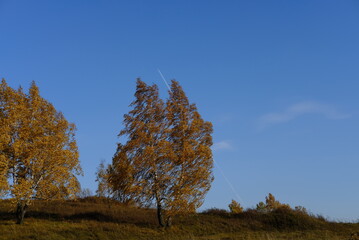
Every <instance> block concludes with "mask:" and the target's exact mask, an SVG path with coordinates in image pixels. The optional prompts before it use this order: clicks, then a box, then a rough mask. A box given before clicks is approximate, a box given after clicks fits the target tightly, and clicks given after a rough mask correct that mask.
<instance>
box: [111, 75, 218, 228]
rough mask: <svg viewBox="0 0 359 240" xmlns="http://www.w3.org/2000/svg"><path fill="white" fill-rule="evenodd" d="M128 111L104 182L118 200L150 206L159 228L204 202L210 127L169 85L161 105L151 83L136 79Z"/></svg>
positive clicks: (208, 180)
mask: <svg viewBox="0 0 359 240" xmlns="http://www.w3.org/2000/svg"><path fill="white" fill-rule="evenodd" d="M130 107H133V109H132V110H131V111H130V112H129V113H128V114H125V116H124V125H125V126H124V129H123V130H122V131H121V132H120V134H119V136H127V142H126V143H124V144H122V143H119V144H118V148H117V152H116V153H115V156H114V157H113V161H112V165H111V166H110V168H109V170H108V172H109V173H110V174H109V184H110V185H111V188H112V189H113V192H114V193H116V194H115V195H116V196H120V197H119V199H120V200H122V201H129V200H133V201H135V202H137V203H139V204H140V205H147V206H150V205H155V206H156V209H157V218H158V222H159V224H160V225H161V226H165V225H170V223H171V218H172V216H174V215H177V214H181V213H185V212H186V213H187V212H194V211H195V210H196V209H197V208H198V207H199V206H201V204H202V202H203V198H204V196H205V194H206V193H207V191H208V190H209V188H210V184H211V182H212V180H213V177H212V167H213V161H212V153H211V149H210V146H211V145H212V137H211V133H212V125H211V123H209V122H205V121H203V119H202V118H201V116H200V115H199V113H198V111H197V108H196V106H195V105H194V104H189V102H188V99H187V97H186V96H185V94H184V92H183V90H182V88H181V87H180V86H179V84H178V82H176V81H173V82H172V85H171V91H170V97H169V99H168V101H167V102H166V104H164V103H163V101H162V100H161V99H160V98H159V95H158V88H157V86H156V85H152V86H148V85H146V84H145V83H144V82H142V81H141V80H138V81H137V89H136V93H135V100H134V101H133V102H132V103H131V105H130Z"/></svg>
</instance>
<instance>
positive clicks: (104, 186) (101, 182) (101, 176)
mask: <svg viewBox="0 0 359 240" xmlns="http://www.w3.org/2000/svg"><path fill="white" fill-rule="evenodd" d="M108 178H109V170H108V166H107V165H106V164H105V161H104V160H102V161H101V162H100V165H99V166H98V167H97V171H96V182H97V183H98V185H97V190H96V195H97V196H98V197H110V196H111V193H112V191H111V188H110V186H109V184H108Z"/></svg>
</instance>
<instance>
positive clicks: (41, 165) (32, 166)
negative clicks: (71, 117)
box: [0, 80, 81, 224]
mask: <svg viewBox="0 0 359 240" xmlns="http://www.w3.org/2000/svg"><path fill="white" fill-rule="evenodd" d="M0 124H1V128H0V139H1V143H0V160H1V163H0V173H1V176H0V190H1V192H5V193H6V195H8V196H11V197H12V198H13V202H14V203H15V204H16V218H17V223H19V224H21V223H22V222H23V219H24V215H25V212H26V210H27V208H28V206H29V205H30V204H31V201H32V200H34V199H45V200H46V199H62V198H71V197H74V196H75V193H76V192H77V191H78V190H79V183H78V181H77V178H76V175H77V174H80V173H81V167H80V165H79V160H78V150H77V145H76V141H75V138H74V136H75V125H74V124H71V123H69V122H68V121H67V120H66V119H65V117H64V116H63V114H62V113H61V112H58V111H56V109H55V108H54V106H53V105H52V104H51V103H49V102H48V101H46V100H45V99H44V98H42V97H41V96H40V93H39V89H38V87H37V86H36V84H35V83H34V82H33V83H32V84H31V87H30V89H29V93H28V94H25V93H24V92H23V90H22V89H21V88H19V89H18V90H14V89H12V88H11V87H9V86H8V85H7V83H6V81H5V80H2V82H1V86H0Z"/></svg>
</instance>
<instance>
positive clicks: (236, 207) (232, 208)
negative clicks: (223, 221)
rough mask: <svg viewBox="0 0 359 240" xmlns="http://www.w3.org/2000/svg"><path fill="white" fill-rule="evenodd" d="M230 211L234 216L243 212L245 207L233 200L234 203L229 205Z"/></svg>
mask: <svg viewBox="0 0 359 240" xmlns="http://www.w3.org/2000/svg"><path fill="white" fill-rule="evenodd" d="M228 207H229V211H230V212H231V213H233V214H237V213H241V212H243V207H242V206H241V205H240V204H239V203H238V202H237V201H236V200H232V202H231V203H230V204H229V205H228Z"/></svg>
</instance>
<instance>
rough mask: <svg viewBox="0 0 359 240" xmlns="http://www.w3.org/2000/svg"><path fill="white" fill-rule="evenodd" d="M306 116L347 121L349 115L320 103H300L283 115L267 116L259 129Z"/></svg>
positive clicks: (260, 121)
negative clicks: (314, 115) (315, 115)
mask: <svg viewBox="0 0 359 240" xmlns="http://www.w3.org/2000/svg"><path fill="white" fill-rule="evenodd" d="M305 114H320V115H323V116H324V117H326V118H328V119H345V118H349V117H350V115H349V114H343V113H341V112H339V111H338V110H337V109H336V108H335V107H333V106H331V105H327V104H322V103H318V102H300V103H297V104H294V105H291V106H289V107H288V108H287V109H286V110H284V111H283V112H281V113H269V114H265V115H263V116H262V117H260V119H259V129H263V128H265V127H268V126H270V125H274V124H279V123H285V122H288V121H290V120H293V119H295V118H297V117H299V116H302V115H305Z"/></svg>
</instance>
